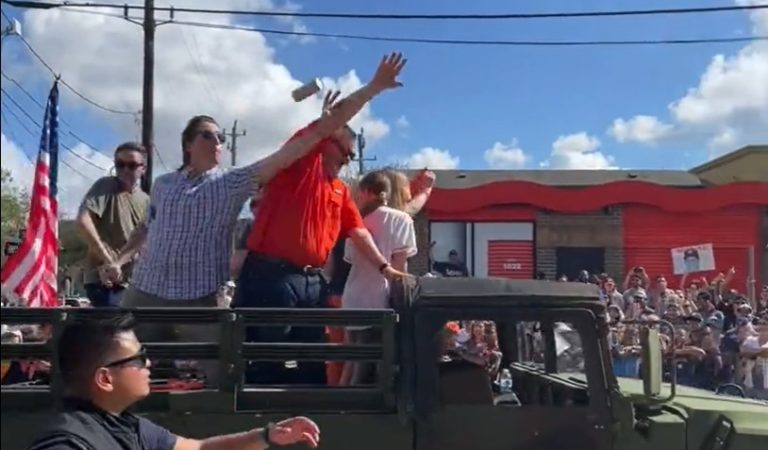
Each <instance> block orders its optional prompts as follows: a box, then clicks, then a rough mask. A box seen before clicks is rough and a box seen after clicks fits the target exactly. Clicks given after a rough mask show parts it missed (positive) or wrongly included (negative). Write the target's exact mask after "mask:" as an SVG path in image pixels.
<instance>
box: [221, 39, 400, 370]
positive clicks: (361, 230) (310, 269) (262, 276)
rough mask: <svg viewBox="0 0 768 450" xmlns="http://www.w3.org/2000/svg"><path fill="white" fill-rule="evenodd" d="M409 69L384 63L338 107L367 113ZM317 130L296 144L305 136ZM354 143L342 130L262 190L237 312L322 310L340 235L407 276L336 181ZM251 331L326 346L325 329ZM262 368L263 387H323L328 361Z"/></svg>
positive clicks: (387, 269)
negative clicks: (326, 271)
mask: <svg viewBox="0 0 768 450" xmlns="http://www.w3.org/2000/svg"><path fill="white" fill-rule="evenodd" d="M404 65H405V59H403V57H402V55H401V54H399V53H397V54H395V53H393V54H391V55H389V56H386V57H384V58H383V59H382V60H381V63H380V64H379V67H378V69H377V70H376V73H375V75H374V77H373V80H372V81H371V82H370V83H368V84H367V85H365V86H363V87H362V88H360V89H359V90H357V91H356V92H355V93H353V94H352V95H350V96H349V97H347V98H346V99H344V100H342V101H341V102H340V103H339V104H337V105H336V106H334V107H333V108H339V107H341V105H342V104H343V103H347V102H351V103H353V104H355V105H356V106H357V105H360V107H362V105H363V104H365V103H367V102H368V101H370V100H371V99H372V98H373V97H375V96H376V95H378V94H380V93H381V92H383V91H385V90H388V89H393V88H396V87H399V86H401V84H400V83H399V82H398V81H397V76H398V74H399V73H400V71H401V70H402V68H403V66H404ZM315 124H316V122H315V123H312V124H310V125H309V126H308V127H306V128H304V129H303V130H301V131H299V132H298V133H296V135H294V136H293V137H292V138H291V139H296V138H298V137H300V136H302V135H303V134H304V133H306V132H307V131H308V130H310V129H312V127H314V126H315ZM355 137H356V136H355V133H354V132H353V131H352V129H351V128H349V127H348V126H345V127H343V128H341V129H339V130H337V131H336V132H335V133H334V134H333V135H331V136H330V137H328V138H326V139H323V140H321V141H320V142H319V143H318V144H316V146H315V148H314V149H313V150H312V151H311V152H310V153H309V154H308V155H306V156H305V157H303V158H301V159H299V160H298V161H296V162H294V163H293V164H292V165H290V166H289V167H287V168H285V169H283V170H282V171H281V172H280V173H278V174H277V175H276V176H275V177H274V178H272V179H271V180H270V181H269V182H268V183H267V184H266V185H265V186H264V187H263V197H262V200H261V203H260V205H259V214H258V215H257V216H256V219H255V221H254V223H253V227H252V228H251V234H250V236H249V238H248V243H247V245H248V256H247V257H246V259H245V262H244V264H243V268H242V270H241V272H240V278H239V279H238V285H237V291H236V293H235V299H234V306H237V307H267V308H269V307H271V308H322V307H325V298H324V297H325V281H324V279H323V278H322V268H323V266H324V265H325V263H326V260H327V259H328V255H329V254H330V252H331V249H332V248H333V246H334V244H335V243H336V239H337V238H338V237H339V235H340V233H341V235H344V236H348V237H349V238H350V239H351V240H352V241H353V242H354V243H355V244H356V245H358V246H359V248H360V250H361V251H362V253H363V254H364V255H365V256H366V257H367V258H369V259H370V260H371V261H372V262H373V263H374V264H376V266H377V267H379V268H380V270H381V272H382V273H383V274H385V275H386V276H388V277H391V278H397V277H405V276H407V275H406V274H404V273H402V272H399V271H397V270H395V269H394V268H392V266H390V265H389V263H388V262H387V259H386V258H385V257H384V256H383V255H382V254H381V253H380V252H379V250H378V249H377V248H376V244H375V243H374V241H373V238H372V237H371V234H370V233H369V232H368V230H367V229H366V228H365V225H364V224H363V220H362V217H360V212H359V211H358V210H357V206H355V203H354V202H353V200H352V197H351V195H350V192H349V189H348V188H347V186H346V185H345V184H344V183H343V182H342V181H341V180H339V178H338V174H339V171H340V170H341V168H342V167H344V166H345V165H346V164H348V163H349V161H350V160H351V159H352V158H353V157H354V151H353V145H354V142H355ZM248 331H249V332H248V340H249V341H254V340H256V341H261V342H275V341H293V342H323V341H324V330H323V328H321V327H291V328H289V329H286V328H279V327H264V328H260V329H253V330H248ZM257 368H258V371H257V373H256V374H255V376H253V377H249V378H251V379H255V381H258V382H260V383H286V382H290V381H293V382H298V383H313V384H325V364H324V363H323V362H308V363H303V362H302V363H299V365H298V367H297V369H295V370H292V371H291V372H287V371H286V370H285V367H284V366H283V365H282V364H279V363H264V364H260V365H259V366H257ZM289 373H293V374H294V376H290V375H289Z"/></svg>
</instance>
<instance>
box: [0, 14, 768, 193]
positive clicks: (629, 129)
mask: <svg viewBox="0 0 768 450" xmlns="http://www.w3.org/2000/svg"><path fill="white" fill-rule="evenodd" d="M745 1H746V0H745ZM761 1H762V0H759V1H758V0H753V3H760V2H761ZM134 3H136V2H134ZM219 3H220V4H219ZM620 3H621V5H620V8H621V9H651V8H664V7H672V6H674V7H685V6H714V5H730V4H733V3H732V2H730V1H726V0H718V1H705V0H696V1H694V0H685V1H675V2H673V4H672V3H670V2H668V1H660V0H644V1H638V0H624V1H622V2H620ZM162 4H166V2H162ZM170 4H174V5H176V6H182V5H184V6H186V5H187V4H189V5H191V6H203V5H205V6H207V7H211V6H210V5H211V3H210V2H204V1H202V0H200V1H191V2H184V1H176V2H172V3H170ZM228 6H234V7H237V8H243V9H254V8H257V7H272V8H275V9H282V8H285V7H286V4H285V3H282V2H280V1H277V0H275V1H274V2H269V1H266V0H263V1H247V0H226V1H222V2H217V7H221V8H226V7H228ZM287 7H288V8H293V9H302V10H304V11H313V12H314V11H322V12H334V11H338V12H365V13H370V12H398V13H408V12H414V13H425V12H434V13H450V12H455V13H484V12H488V13H491V12H540V11H574V10H577V9H578V10H606V9H607V10H610V9H616V8H618V7H619V6H617V2H609V1H598V0H586V1H582V2H579V4H578V6H575V5H574V3H573V2H569V1H565V0H559V1H541V0H539V1H517V2H514V3H513V2H499V1H490V0H476V1H473V2H458V1H453V2H446V1H436V0H423V1H420V2H406V1H402V0H391V1H388V2H375V3H374V2H349V1H339V0H327V1H323V2H322V3H321V2H311V3H310V2H303V3H296V2H294V3H289V4H287ZM3 10H4V11H5V12H6V13H7V14H9V15H11V16H12V17H17V18H19V20H21V21H22V22H23V24H24V34H25V36H26V37H27V39H28V40H29V41H30V42H31V43H32V44H33V46H35V47H36V48H37V50H38V51H39V52H40V53H41V54H43V57H44V58H46V60H48V61H49V63H51V65H53V66H54V67H55V68H56V69H57V70H60V71H61V72H62V74H63V77H64V79H65V80H67V81H69V82H70V83H71V84H72V85H73V86H75V87H76V88H78V89H80V90H81V91H83V92H85V93H86V94H87V95H89V96H90V97H92V98H94V99H96V100H98V101H99V102H102V103H103V104H105V105H110V106H112V107H116V108H120V109H132V110H133V109H138V107H139V104H140V102H139V99H140V86H141V85H140V70H141V60H140V55H141V53H140V38H141V35H140V29H139V28H138V27H134V26H130V25H127V24H126V23H125V22H123V21H121V20H119V19H113V18H104V17H98V16H92V15H83V14H77V13H71V12H70V13H58V12H48V11H40V12H33V13H24V12H22V11H21V10H18V9H15V8H12V7H8V6H7V5H6V4H4V5H3ZM190 19H191V20H196V21H209V20H223V21H226V22H227V23H238V24H243V25H252V26H264V27H271V28H279V29H291V28H294V29H303V28H304V27H305V28H306V29H309V30H311V31H317V32H327V33H349V34H369V35H382V36H408V37H432V38H459V39H462V38H464V39H508V40H516V39H527V40H591V39H659V38H698V37H735V36H744V35H749V34H752V33H756V32H762V34H768V15H758V14H754V15H753V16H750V15H748V14H746V13H741V12H731V13H718V14H696V15H676V16H652V17H627V18H621V17H619V18H583V19H559V20H533V21H375V20H358V21H351V20H328V19H307V20H304V19H302V20H301V21H292V22H289V21H285V20H282V21H281V20H276V19H268V18H263V19H257V20H254V19H249V18H244V17H238V18H212V17H209V16H196V17H192V18H190ZM3 22H4V24H5V21H3ZM180 29H181V27H179V26H175V25H166V26H164V27H162V28H160V29H159V30H158V34H157V39H158V53H159V55H158V86H157V88H156V89H157V91H158V94H157V95H158V96H159V97H161V98H160V99H159V100H156V102H157V103H158V109H159V111H158V113H157V114H158V125H157V126H156V129H157V131H156V137H157V142H158V149H159V151H160V153H161V155H163V156H164V159H166V160H168V164H167V165H168V166H172V165H173V163H174V162H175V161H176V160H177V156H178V150H177V149H176V148H175V146H176V145H177V144H176V142H177V141H178V133H179V132H180V130H181V127H182V126H183V121H184V120H185V119H186V118H188V117H190V116H192V115H194V114H197V113H214V114H215V115H216V116H217V117H220V118H222V120H221V123H222V125H225V126H229V125H230V124H231V121H232V120H233V119H235V118H239V119H240V127H241V128H246V129H248V130H249V134H248V135H247V136H246V137H245V138H243V139H242V140H241V144H242V145H243V146H246V147H253V148H254V151H253V152H251V153H249V152H248V151H246V152H245V154H244V155H243V156H244V157H243V162H249V161H251V160H255V159H256V158H257V157H258V156H259V155H263V154H264V152H266V151H268V150H269V149H270V148H274V147H275V146H276V145H277V143H279V142H280V140H281V139H283V138H284V137H285V136H287V135H289V134H290V132H291V131H292V130H293V129H295V128H296V127H297V126H300V125H301V123H304V122H305V121H306V120H307V119H308V118H311V117H312V115H313V114H315V111H316V108H317V105H318V104H319V103H318V102H319V101H318V100H317V99H313V100H311V101H310V103H311V105H291V104H290V103H291V102H290V100H288V99H289V93H290V88H292V87H295V86H296V85H298V84H299V83H300V82H301V81H304V80H308V79H311V78H313V77H328V78H329V80H331V81H332V82H338V83H339V84H340V85H341V86H346V88H347V90H349V89H352V88H355V87H357V86H359V81H360V80H362V81H365V80H366V79H367V78H368V77H369V76H370V75H371V74H372V71H373V68H374V67H375V63H376V62H377V60H378V58H379V57H380V56H381V55H382V54H383V53H385V52H388V51H390V50H393V49H396V50H402V51H403V52H405V53H406V55H407V57H408V59H409V63H408V66H407V68H406V70H405V73H404V75H403V82H404V83H405V88H403V89H402V90H399V91H397V92H391V93H387V94H385V95H383V96H382V97H381V98H377V99H376V100H375V102H374V103H373V105H372V108H371V109H369V110H367V111H366V112H364V114H362V115H361V118H360V120H358V122H356V125H366V126H367V128H369V129H371V130H374V132H373V133H374V136H373V139H371V145H370V148H369V150H370V153H372V154H373V155H375V156H376V157H377V158H378V159H379V163H389V162H399V163H405V164H411V165H414V166H420V165H424V164H429V165H430V166H432V167H436V168H441V167H442V168H450V167H456V166H458V167H460V168H463V169H486V168H490V167H493V168H540V167H553V168H616V167H619V168H668V169H684V168H690V167H692V166H694V165H697V164H699V163H701V162H703V161H705V160H707V159H709V158H710V157H712V156H715V155H718V154H722V153H724V152H727V151H730V150H733V149H735V148H738V147H739V146H741V145H744V144H750V143H754V144H759V143H762V144H765V143H767V142H768V81H767V80H768V78H765V77H763V75H766V74H768V48H766V46H765V45H764V44H765V43H756V44H748V43H741V44H706V45H691V46H642V47H589V48H588V47H575V48H530V47H498V46H486V47H483V46H456V45H444V46H436V45H425V44H397V45H393V44H389V43H378V42H364V41H351V40H335V39H324V38H317V39H314V40H310V41H309V42H305V41H303V40H299V39H287V38H285V37H277V36H267V37H266V41H261V40H260V37H259V35H256V34H254V33H243V32H234V31H213V30H199V29H189V28H187V29H186V30H185V31H183V32H182V31H180ZM716 55H722V59H721V60H717V59H715V58H716ZM3 70H4V71H5V72H6V73H8V74H10V75H11V76H13V77H14V78H15V79H17V80H19V81H20V82H22V84H23V85H24V86H25V87H26V88H27V89H28V90H29V91H30V92H32V94H33V95H34V96H35V97H37V98H38V99H40V100H41V101H42V100H43V99H44V98H45V95H46V91H47V89H48V87H49V86H50V82H51V78H50V74H48V73H47V72H46V71H45V69H42V68H41V66H40V65H39V64H38V63H37V62H36V61H34V60H32V59H30V56H29V53H28V52H27V51H26V49H25V48H24V47H22V46H21V45H20V43H19V42H18V39H14V38H13V37H10V38H7V39H4V41H3ZM351 70H354V72H353V73H351V72H350V71H351ZM705 74H707V75H706V76H705ZM2 85H3V88H4V89H5V90H6V91H7V92H8V93H9V94H10V95H11V96H12V98H13V99H14V100H16V101H18V102H19V103H20V104H21V105H22V106H23V107H24V108H25V109H26V110H27V111H29V112H30V113H32V114H33V116H34V117H36V118H38V117H41V116H42V112H41V111H40V110H38V109H36V108H37V107H36V106H35V105H34V104H33V103H32V102H31V101H30V100H29V99H28V98H27V97H26V96H24V94H23V93H22V92H20V91H19V90H18V89H17V88H16V87H15V86H13V85H12V84H11V83H9V82H7V80H5V79H3V83H2ZM175 89H176V90H175ZM3 100H4V102H5V103H6V104H8V101H9V99H8V98H6V95H3ZM675 102H677V103H675ZM673 103H675V104H676V105H677V106H673V107H672V108H670V104H673ZM61 108H62V116H63V117H64V118H65V119H66V120H67V121H68V122H70V124H71V125H72V126H71V129H72V130H73V131H75V133H76V134H78V135H79V136H80V137H82V138H84V139H85V140H87V141H88V143H89V144H92V145H94V146H95V147H97V148H98V150H106V151H107V152H109V150H110V149H111V148H114V146H115V145H116V144H117V143H119V142H120V141H124V140H127V139H135V138H137V137H138V128H137V127H136V125H135V123H134V122H133V118H131V117H126V116H115V115H112V114H105V113H103V112H101V111H98V110H95V109H94V108H92V107H91V106H89V105H87V104H85V103H84V102H83V101H82V100H80V99H78V98H76V97H74V96H72V95H71V94H69V93H65V95H64V97H63V98H62V106H61ZM3 110H4V114H3V116H4V121H3V124H2V130H3V146H4V148H3V167H4V168H5V167H11V168H12V169H13V170H14V171H15V172H16V173H22V174H23V173H24V170H25V169H24V168H23V167H22V168H16V165H17V163H16V162H13V161H11V160H10V159H11V158H9V156H8V155H9V151H10V150H8V149H7V148H6V146H7V147H8V148H11V146H13V147H14V148H17V149H21V150H24V151H26V152H27V153H28V154H31V155H34V152H35V151H36V145H37V139H38V138H37V136H30V135H29V134H28V133H27V132H26V131H24V129H23V128H22V126H21V124H20V123H19V120H18V119H16V118H15V117H12V116H11V115H10V114H9V112H7V111H6V107H5V106H4V107H3ZM9 111H14V112H16V113H17V114H18V115H19V116H21V117H22V121H26V119H24V117H23V116H22V115H21V113H20V112H19V111H18V110H16V108H15V107H13V106H9ZM638 115H642V116H646V117H645V118H644V119H642V118H641V119H639V120H637V121H634V122H626V123H625V125H626V126H625V127H624V128H623V129H622V130H623V131H622V130H618V131H617V129H614V130H613V132H611V131H610V130H611V128H612V126H613V124H614V121H616V120H617V119H623V120H625V121H630V120H631V119H632V118H633V117H636V116H638ZM28 126H31V125H30V124H28ZM66 128H67V129H68V128H69V127H66ZM64 140H65V142H66V143H68V144H69V145H70V146H73V147H75V148H76V150H77V151H78V152H79V153H81V154H82V155H84V156H85V157H86V158H89V159H92V160H94V161H96V162H97V165H104V166H106V165H108V164H109V159H108V157H104V156H103V155H98V154H96V153H95V152H93V151H92V149H90V148H88V147H87V146H83V145H82V144H80V143H79V140H77V139H75V138H74V137H72V136H71V135H65V137H64ZM78 145H79V146H78ZM494 146H495V147H496V149H495V150H494V151H491V149H492V148H494ZM262 147H263V148H262ZM489 152H490V153H489ZM553 153H554V154H553ZM70 162H72V163H73V164H80V163H81V161H80V162H78V161H74V160H72V161H70ZM18 165H20V167H21V166H23V162H22V163H18ZM78 167H80V168H81V169H82V170H81V171H83V172H85V173H86V176H82V177H80V176H78V175H72V181H71V182H70V184H71V186H69V191H70V194H71V195H72V196H73V197H76V196H77V195H75V194H76V193H77V192H79V190H80V189H81V185H82V186H86V187H87V185H88V184H89V179H90V178H94V177H96V176H98V175H99V174H98V173H93V172H88V171H89V170H91V168H89V167H84V166H82V164H80V165H79V166H78ZM22 176H23V175H22ZM78 177H79V178H81V179H79V181H78ZM17 178H18V176H17ZM65 190H66V189H65Z"/></svg>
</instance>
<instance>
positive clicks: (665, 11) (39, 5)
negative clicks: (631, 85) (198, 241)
mask: <svg viewBox="0 0 768 450" xmlns="http://www.w3.org/2000/svg"><path fill="white" fill-rule="evenodd" d="M6 3H8V4H9V5H13V6H16V7H19V8H35V9H53V8H67V7H89V8H113V9H121V10H143V9H144V6H143V5H121V4H110V3H90V2H80V3H75V2H66V3H52V2H34V1H20V0H7V1H6ZM765 8H768V4H758V5H730V6H707V7H693V8H656V9H635V10H623V11H622V10H610V11H574V12H543V13H490V14H395V13H386V14H379V13H318V12H298V11H253V10H234V9H206V8H184V7H175V6H163V7H155V8H154V9H155V10H156V11H167V12H174V13H177V12H178V13H197V14H226V15H247V16H266V17H294V18H315V19H378V20H381V19H384V20H414V19H417V20H499V19H556V18H580V17H619V16H653V15H674V14H704V13H719V12H732V11H753V10H759V9H765Z"/></svg>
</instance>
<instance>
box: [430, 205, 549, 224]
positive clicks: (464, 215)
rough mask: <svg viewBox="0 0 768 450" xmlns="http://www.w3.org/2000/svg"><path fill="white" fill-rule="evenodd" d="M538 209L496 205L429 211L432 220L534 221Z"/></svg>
mask: <svg viewBox="0 0 768 450" xmlns="http://www.w3.org/2000/svg"><path fill="white" fill-rule="evenodd" d="M536 211H537V209H536V208H534V207H533V206H521V205H495V206H486V207H483V208H479V209H472V210H468V211H440V210H434V211H433V210H430V211H428V213H427V214H428V215H429V219H430V220H439V221H457V222H532V221H534V220H535V219H536Z"/></svg>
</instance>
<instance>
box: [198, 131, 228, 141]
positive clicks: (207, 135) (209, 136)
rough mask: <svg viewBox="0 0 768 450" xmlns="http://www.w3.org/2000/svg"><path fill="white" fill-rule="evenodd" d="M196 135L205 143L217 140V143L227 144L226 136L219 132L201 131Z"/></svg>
mask: <svg viewBox="0 0 768 450" xmlns="http://www.w3.org/2000/svg"><path fill="white" fill-rule="evenodd" d="M197 134H198V135H199V136H200V137H202V138H203V139H205V140H206V141H214V140H216V139H218V140H219V143H221V144H224V143H226V142H227V135H226V134H224V133H222V132H221V131H217V132H213V131H210V130H201V131H198V132H197Z"/></svg>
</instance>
